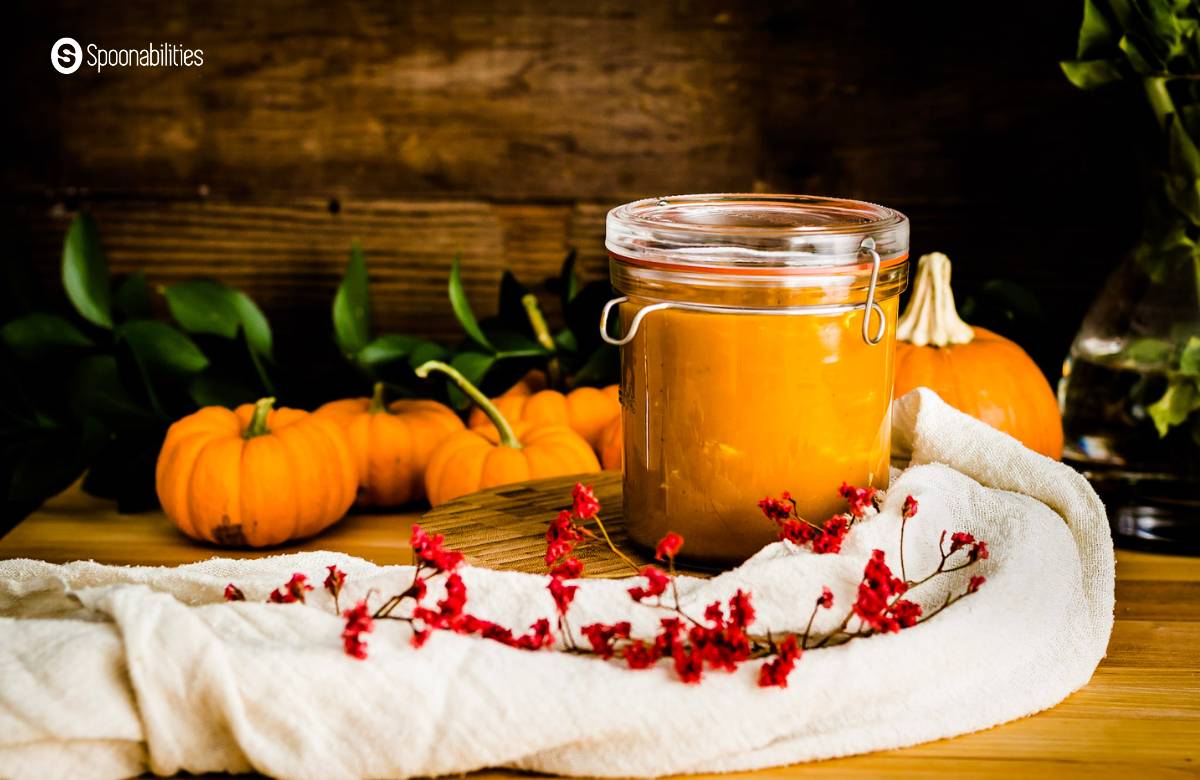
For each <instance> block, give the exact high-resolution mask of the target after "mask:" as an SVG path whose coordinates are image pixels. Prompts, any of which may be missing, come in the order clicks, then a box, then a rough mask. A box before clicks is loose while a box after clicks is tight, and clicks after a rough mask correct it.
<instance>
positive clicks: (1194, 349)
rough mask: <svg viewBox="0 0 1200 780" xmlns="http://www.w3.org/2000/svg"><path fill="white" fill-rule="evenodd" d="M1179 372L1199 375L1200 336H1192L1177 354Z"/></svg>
mask: <svg viewBox="0 0 1200 780" xmlns="http://www.w3.org/2000/svg"><path fill="white" fill-rule="evenodd" d="M1179 373H1181V374H1183V375H1184V376H1191V377H1200V336H1192V337H1191V338H1189V339H1188V340H1187V343H1186V344H1184V345H1183V352H1181V353H1180V355H1179Z"/></svg>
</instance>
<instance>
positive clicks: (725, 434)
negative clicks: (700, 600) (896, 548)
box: [621, 296, 899, 564]
mask: <svg viewBox="0 0 1200 780" xmlns="http://www.w3.org/2000/svg"><path fill="white" fill-rule="evenodd" d="M898 300H899V299H898V297H896V296H892V297H890V298H887V299H884V300H881V301H880V305H881V306H882V307H883V311H884V313H885V315H886V317H887V323H888V324H887V335H886V337H885V338H884V340H883V341H882V342H881V343H879V344H877V345H874V346H872V345H869V344H867V343H865V342H864V340H863V336H862V318H863V312H862V310H861V309H855V310H850V311H845V312H838V313H834V314H803V315H795V314H793V315H758V314H726V313H713V312H697V311H686V310H679V309H667V310H661V311H656V312H653V313H650V314H648V315H647V316H646V318H645V319H644V320H643V321H642V323H641V328H640V332H639V333H638V334H637V335H636V337H635V338H634V340H633V341H632V342H631V343H630V344H628V345H627V346H626V347H625V348H624V349H625V350H626V351H625V353H624V355H623V360H622V380H621V404H622V414H623V418H622V421H623V426H624V451H625V497H624V504H625V505H624V516H625V518H626V526H627V528H628V531H629V534H630V536H631V537H632V538H633V539H634V540H635V541H636V542H638V543H639V544H641V545H643V546H646V547H652V546H653V545H654V544H655V543H656V542H657V541H658V540H659V539H660V538H661V537H662V536H663V535H665V534H666V533H667V532H668V531H676V532H678V533H680V534H682V535H683V537H684V539H685V540H686V541H685V544H684V548H683V551H682V553H683V554H684V556H685V557H687V558H689V559H691V560H694V561H698V562H701V563H711V564H723V563H730V562H736V561H740V560H744V559H745V558H747V557H749V556H750V555H753V554H754V553H755V552H756V551H758V550H759V549H760V548H761V547H762V546H763V545H765V544H767V543H769V542H772V541H774V540H775V539H776V529H775V526H774V525H773V524H772V523H771V522H770V521H768V520H767V519H766V518H765V517H763V515H762V514H761V513H760V512H759V509H758V506H757V501H758V499H760V498H762V497H764V496H767V495H772V496H777V495H779V494H780V493H781V492H783V491H785V490H787V491H790V492H791V494H792V496H793V497H794V498H795V499H796V501H797V502H798V508H799V511H800V513H801V514H802V515H804V516H805V517H807V518H808V519H810V520H814V521H818V522H819V521H822V520H825V519H826V518H828V517H829V516H830V515H832V514H834V513H835V512H839V511H844V509H845V503H844V501H843V500H842V499H841V498H839V497H838V494H837V489H838V487H839V486H840V485H841V484H842V482H843V481H845V482H848V483H850V484H852V485H858V486H868V485H870V486H874V487H879V488H883V487H886V486H887V483H888V467H889V459H888V455H889V450H890V438H891V401H892V373H893V360H894V354H895V336H894V334H895V327H896V316H897V305H898ZM645 303H646V302H645V301H643V302H638V301H637V300H636V299H635V300H634V301H631V302H627V303H623V304H622V305H621V320H622V325H623V328H624V329H628V327H629V322H630V319H631V318H632V316H633V314H634V313H635V312H636V311H637V308H638V306H639V305H644V304H645Z"/></svg>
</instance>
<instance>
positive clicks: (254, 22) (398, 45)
mask: <svg viewBox="0 0 1200 780" xmlns="http://www.w3.org/2000/svg"><path fill="white" fill-rule="evenodd" d="M1081 6H1082V4H1081V3H1076V2H1061V1H1060V2H1044V1H1043V2H1034V1H1029V0H1025V1H1022V2H1010V3H1004V4H999V5H992V6H987V7H982V6H977V5H976V4H974V3H961V2H929V3H882V2H866V1H865V0H863V1H851V2H838V3H829V2H797V3H790V4H783V3H779V4H768V3H744V2H731V1H729V0H725V1H724V2H711V1H709V0H696V1H695V2H664V3H642V2H631V1H626V0H622V1H619V2H575V3H573V2H563V3H556V4H550V3H535V2H496V3H481V2H472V1H463V2H436V1H430V0H416V1H414V2H388V3H384V2H365V1H364V2H356V1H348V2H336V3H326V2H321V1H320V0H307V1H306V2H286V3H285V2H273V1H268V0H259V1H258V2H254V3H244V2H216V3H202V2H183V3H160V2H150V1H147V0H141V1H137V2H121V3H114V4H109V3H97V2H94V0H89V1H87V2H71V1H68V0H51V1H50V2H41V3H25V4H23V6H22V7H21V8H20V9H19V10H18V11H17V14H16V15H17V17H18V18H17V19H16V20H15V21H16V29H19V30H20V31H21V34H20V35H19V36H18V38H19V40H17V41H14V42H13V43H12V44H11V45H10V48H9V49H8V51H7V54H6V59H7V60H8V61H7V62H6V65H5V68H4V71H3V72H4V77H3V78H4V91H5V94H6V96H7V99H8V103H9V106H10V113H9V114H8V117H7V121H6V124H8V125H9V135H10V140H9V143H8V144H7V155H8V158H9V159H8V162H7V164H6V166H5V171H4V190H5V198H4V200H5V206H4V218H5V222H6V224H7V226H8V231H9V241H8V242H7V246H8V252H7V253H6V257H5V263H6V264H7V265H8V269H7V270H8V277H9V278H10V282H9V283H8V285H7V289H6V295H5V297H6V298H7V300H6V301H5V302H4V306H5V307H6V308H8V309H10V311H6V312H4V314H5V315H6V316H5V317H3V319H7V318H8V316H10V315H11V314H14V313H16V312H15V311H11V310H18V311H19V310H21V309H22V308H24V307H27V306H29V305H31V304H32V303H34V302H36V301H37V300H38V299H39V298H49V299H50V300H51V301H53V300H55V297H56V296H58V297H61V292H59V290H58V284H57V267H58V263H59V257H60V251H61V240H62V235H63V232H64V230H65V228H66V226H67V224H68V222H69V219H70V216H71V214H72V212H73V211H74V210H76V209H78V208H80V207H83V206H86V207H88V208H90V209H91V210H92V211H93V212H94V213H95V215H96V217H97V220H98V222H99V225H100V230H101V235H102V237H103V240H104V245H105V248H106V250H107V252H108V257H109V261H110V263H111V264H112V266H113V270H114V272H116V273H121V272H127V271H130V270H133V269H136V268H144V269H146V271H147V273H148V274H149V276H150V279H151V282H152V283H153V282H159V283H161V282H170V281H172V280H176V279H181V278H192V277H198V276H200V277H203V276H209V277H215V278H219V279H221V280H223V281H225V282H227V283H229V284H233V285H236V286H239V287H241V288H243V289H244V290H246V291H247V292H248V293H250V294H251V295H252V296H253V297H254V298H255V299H256V300H258V301H259V302H260V303H261V304H262V306H263V308H264V309H265V310H266V312H267V314H268V315H269V317H270V318H271V320H272V324H273V325H274V327H275V330H276V333H277V335H278V343H279V353H280V357H281V360H282V361H286V360H288V359H289V356H291V359H305V358H306V357H307V356H309V355H311V354H312V353H313V350H314V345H319V347H320V348H321V349H326V348H327V347H328V346H329V345H330V335H329V334H330V327H329V315H328V311H329V303H330V300H331V299H332V296H333V291H334V288H335V286H336V283H337V279H338V277H339V275H340V273H341V270H342V267H343V265H344V263H345V259H346V256H347V250H348V247H349V243H350V240H351V239H352V238H354V237H357V238H361V239H362V241H363V243H364V246H365V248H366V251H367V256H368V260H369V263H370V268H371V275H372V281H373V293H374V296H375V300H376V306H375V318H376V325H377V327H378V328H380V329H383V330H399V331H407V332H414V333H419V334H422V335H428V336H433V337H443V338H444V337H448V336H449V335H450V334H452V333H454V332H456V326H455V325H454V320H453V317H452V314H451V311H450V308H449V305H448V304H447V303H446V299H445V292H444V290H445V274H446V272H447V269H448V266H449V261H450V258H451V257H452V255H453V253H454V252H455V251H461V252H462V253H463V261H464V269H465V275H466V279H467V283H468V286H469V291H470V294H471V296H472V298H473V299H474V301H475V304H476V306H477V307H479V308H480V309H481V310H483V311H486V310H488V309H489V308H494V305H495V304H494V295H495V287H496V284H497V282H498V280H499V278H500V273H501V270H502V269H504V268H509V269H512V270H513V271H514V272H515V273H516V274H517V276H518V277H520V278H521V279H523V280H525V281H526V282H528V283H530V284H534V283H536V282H538V281H539V280H541V279H543V278H545V277H548V276H550V275H552V274H553V273H555V272H556V271H557V268H558V265H559V263H560V262H561V260H562V257H563V255H564V253H565V251H566V250H567V248H568V247H569V246H574V247H576V248H577V249H578V251H579V254H580V258H581V263H582V269H583V271H584V272H585V274H586V275H587V276H589V277H592V278H595V277H598V276H601V275H603V274H605V273H606V267H605V260H604V255H603V245H602V241H603V230H604V228H603V217H604V213H605V211H606V210H607V209H608V208H610V207H611V206H613V205H615V204H617V203H620V202H623V201H626V200H631V199H634V198H639V197H645V196H652V195H665V194H673V193H683V192H706V191H747V190H753V191H776V192H805V193H814V194H830V195H840V196H847V197H854V198H863V199H867V200H873V201H877V202H881V203H884V204H887V205H890V206H893V207H895V208H897V209H900V210H902V211H904V212H905V213H907V214H908V215H909V217H910V218H911V220H912V226H913V229H912V239H913V244H912V248H913V254H914V256H916V255H919V254H921V253H924V252H929V251H934V250H941V251H944V252H946V253H948V254H949V255H950V256H951V258H952V259H953V260H954V261H955V278H956V287H957V291H958V294H959V297H960V299H965V298H968V297H970V298H973V300H972V301H971V303H970V306H969V310H970V311H971V313H972V316H973V319H974V321H975V322H976V323H977V324H985V325H991V326H993V327H996V328H998V329H999V330H1001V331H1002V332H1005V333H1007V334H1008V335H1011V336H1013V337H1015V338H1017V339H1018V340H1019V341H1021V342H1022V343H1023V345H1024V346H1025V347H1026V348H1027V349H1029V350H1030V351H1031V352H1032V353H1033V354H1034V355H1035V357H1036V358H1037V359H1038V361H1039V362H1040V364H1041V365H1042V366H1043V368H1044V369H1046V370H1047V372H1048V373H1049V374H1051V378H1052V379H1053V378H1055V376H1056V374H1055V371H1056V367H1057V365H1058V363H1059V361H1061V358H1062V356H1063V354H1064V352H1065V350H1066V348H1067V346H1068V344H1069V342H1070V339H1071V337H1072V335H1073V334H1074V331H1075V329H1076V327H1077V325H1078V322H1079V319H1080V317H1081V316H1082V314H1083V312H1084V309H1085V308H1086V306H1087V304H1088V303H1089V301H1090V300H1091V298H1092V296H1093V294H1094V293H1095V291H1096V290H1097V289H1098V287H1099V285H1100V284H1101V283H1102V281H1103V279H1104V277H1105V275H1106V273H1107V272H1108V270H1109V269H1110V268H1112V267H1113V266H1114V265H1115V263H1116V262H1117V260H1118V259H1119V258H1120V256H1121V254H1122V253H1123V252H1124V251H1125V250H1126V249H1127V247H1128V246H1129V245H1130V244H1131V243H1132V241H1133V239H1134V238H1135V236H1136V233H1137V229H1138V223H1139V217H1138V209H1139V207H1138V202H1139V197H1138V194H1137V189H1138V184H1137V179H1136V175H1135V161H1134V159H1133V153H1132V138H1131V135H1132V132H1131V130H1132V128H1131V127H1130V125H1131V123H1132V122H1134V121H1135V120H1136V119H1137V117H1136V116H1131V115H1132V114H1135V113H1136V112H1135V111H1132V110H1130V108H1129V107H1125V108H1124V109H1123V110H1120V111H1118V110H1115V109H1114V108H1113V107H1111V106H1105V105H1102V104H1100V103H1098V102H1097V101H1096V99H1095V98H1094V97H1092V96H1090V95H1084V94H1082V93H1079V92H1077V91H1075V90H1074V89H1073V88H1072V87H1071V86H1070V85H1069V84H1068V83H1067V82H1066V80H1065V79H1064V78H1063V77H1062V75H1061V73H1060V71H1059V68H1058V61H1059V60H1060V59H1063V58H1068V57H1070V56H1072V55H1073V53H1074V48H1075V37H1076V32H1077V29H1078V23H1079V18H1080V15H1081V11H1082V8H1081ZM68 35H69V36H72V37H74V38H76V39H78V40H79V41H80V43H81V44H83V45H84V46H85V47H86V46H87V44H88V43H89V42H94V43H97V44H100V45H102V46H104V47H132V46H136V47H144V46H145V45H146V44H147V43H150V42H155V43H161V42H168V41H169V42H173V43H178V44H181V45H184V46H187V47H189V48H199V49H203V50H204V60H205V62H204V65H203V67H201V68H198V69H195V68H191V69H189V68H178V69H167V68H159V69H117V68H113V69H108V70H106V71H104V72H103V73H101V74H98V75H97V74H96V73H95V72H89V71H88V70H87V67H86V65H85V66H84V68H82V69H80V70H79V71H78V72H77V73H75V74H73V75H70V76H63V75H60V74H58V73H57V72H55V71H54V70H53V69H52V68H51V66H50V63H49V61H48V59H49V48H50V46H51V44H52V43H53V42H54V41H55V40H56V39H57V38H59V37H62V36H68ZM26 272H32V282H31V283H29V282H26V283H22V282H19V281H15V280H17V279H19V278H20V277H22V276H23V275H24V274H25V273H26ZM994 280H1004V282H1005V283H1004V284H997V283H996V282H995V281H994ZM22 284H27V285H28V287H23V286H21V285H22ZM1014 284H1015V285H1016V286H1017V288H1015V289H1014V287H1013V285H1014ZM1010 315H1011V316H1010Z"/></svg>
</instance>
